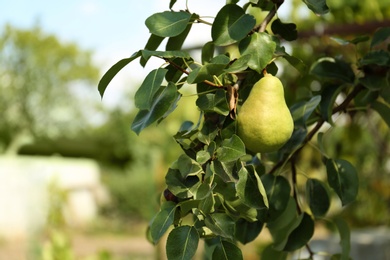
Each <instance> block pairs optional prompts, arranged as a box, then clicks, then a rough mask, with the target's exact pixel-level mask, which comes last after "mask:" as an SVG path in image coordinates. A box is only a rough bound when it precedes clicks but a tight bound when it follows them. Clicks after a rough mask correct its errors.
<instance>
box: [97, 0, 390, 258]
mask: <svg viewBox="0 0 390 260" xmlns="http://www.w3.org/2000/svg"><path fill="white" fill-rule="evenodd" d="M282 2H283V1H281V2H279V1H249V2H248V3H247V4H246V5H244V6H248V5H255V6H256V7H259V8H262V10H264V11H269V15H270V17H271V18H272V17H273V15H275V12H274V11H275V10H276V9H277V8H276V7H278V5H280V4H281V3H282ZM303 2H304V3H305V4H306V5H307V6H308V8H309V9H310V10H312V11H313V12H314V13H316V14H325V13H327V12H329V8H328V6H327V5H326V1H325V0H305V1H303ZM175 3H176V1H171V2H170V5H169V8H170V9H172V8H173V6H174V4H175ZM236 3H237V1H227V2H226V4H225V5H224V6H223V7H222V8H221V9H220V11H219V12H218V13H217V14H216V17H215V19H214V22H213V23H212V24H210V25H211V38H212V41H210V42H207V43H205V44H204V45H203V46H202V48H201V53H200V54H201V61H195V59H194V58H193V57H192V56H191V55H190V53H187V52H185V51H182V50H181V48H182V45H183V43H184V42H185V39H186V37H187V35H188V34H189V33H190V30H191V28H192V27H193V26H195V25H194V23H207V22H205V21H204V20H202V19H201V16H198V15H196V14H193V13H191V12H190V11H189V10H185V11H178V12H176V11H173V10H170V11H166V12H163V13H156V14H154V15H152V16H150V17H149V18H148V19H147V20H146V25H147V27H148V28H149V30H150V32H151V37H150V38H149V41H148V43H147V44H146V47H145V49H144V50H140V51H138V52H137V53H136V54H135V56H133V57H131V58H129V59H125V60H122V61H120V62H119V64H116V65H114V66H113V68H111V69H110V70H109V71H108V72H107V74H106V75H105V76H103V79H104V80H102V81H101V84H100V85H99V90H100V91H101V94H103V93H104V90H105V88H106V87H107V84H108V83H109V80H110V79H111V78H112V76H114V75H115V74H116V73H117V72H118V71H119V70H120V69H121V68H123V66H125V65H126V64H127V63H128V62H130V61H132V60H133V59H134V58H135V57H141V56H142V60H141V63H142V64H143V65H144V64H146V62H147V60H148V59H149V58H150V57H151V56H154V57H157V58H160V59H161V60H162V64H163V65H162V66H161V67H160V68H158V69H156V70H152V71H151V72H150V73H149V75H148V76H147V77H146V78H145V80H144V82H143V83H142V84H141V86H140V87H139V89H138V91H137V93H136V95H135V104H136V107H137V108H138V109H139V112H138V114H137V116H136V118H135V120H134V121H133V125H132V129H133V131H135V132H136V133H137V134H139V133H140V132H141V131H142V130H143V129H144V128H146V127H147V126H149V125H150V124H152V123H154V122H157V123H159V122H160V121H161V120H163V119H164V118H165V117H167V116H168V115H169V114H170V113H171V112H172V111H173V110H174V109H175V108H176V105H177V102H178V101H179V99H180V97H181V92H180V91H181V90H182V88H184V87H187V86H188V87H190V88H194V87H195V86H193V85H195V84H196V94H197V99H196V101H195V104H194V107H193V108H190V107H188V108H186V109H198V110H199V111H200V119H199V121H198V122H189V121H186V122H184V123H183V124H182V125H181V127H180V129H179V130H178V132H177V134H175V135H174V136H173V137H174V139H175V141H176V142H177V143H178V144H179V145H180V147H181V148H182V150H183V154H182V155H181V156H179V157H178V158H177V160H176V161H174V162H173V163H172V165H171V166H170V167H169V169H168V171H167V174H166V176H165V183H166V186H167V189H166V192H164V195H165V199H166V202H163V203H162V205H161V210H160V211H159V212H158V213H157V215H156V217H155V218H154V219H153V220H152V222H151V224H150V229H149V232H150V234H151V239H152V242H153V243H157V242H158V241H159V239H160V238H161V237H162V235H163V234H164V233H166V232H168V230H169V228H172V230H171V231H169V235H168V240H167V248H166V251H167V256H168V258H169V259H190V258H191V257H192V256H193V255H194V254H195V251H196V249H197V247H198V243H199V239H200V238H202V239H205V256H206V259H242V258H243V255H242V252H241V250H240V247H239V244H238V243H242V244H246V243H249V242H251V241H253V240H254V239H256V237H257V236H259V235H260V236H261V231H262V229H263V227H264V226H265V227H267V228H268V230H269V231H270V233H271V236H272V239H273V243H272V247H267V248H266V250H265V251H264V252H263V257H264V258H265V259H285V258H286V257H287V254H286V252H293V251H295V250H299V249H300V248H302V247H305V246H306V245H307V244H308V243H309V241H310V240H311V238H312V236H313V233H314V228H315V224H316V221H321V220H323V219H324V218H325V217H328V210H329V208H330V206H331V201H332V200H331V197H332V196H337V197H338V198H339V200H340V202H341V204H342V205H343V206H346V205H349V204H352V203H353V202H354V201H355V200H356V198H357V196H358V189H359V178H358V175H359V171H360V169H359V168H357V167H355V166H354V165H353V164H352V162H350V161H349V160H347V159H346V158H340V157H339V156H338V154H337V149H335V150H336V152H334V151H333V150H332V151H333V152H332V153H329V151H328V150H329V148H328V145H327V143H325V141H324V139H325V133H324V132H322V128H321V127H322V126H323V125H324V124H326V122H328V123H330V127H331V129H337V128H338V125H337V123H338V122H337V120H335V115H340V114H342V113H345V114H346V115H345V116H347V117H348V118H349V117H350V118H353V117H354V116H355V114H356V110H361V111H364V112H365V113H369V112H371V111H376V112H377V114H378V115H379V116H381V117H382V118H383V121H384V122H386V123H387V124H389V121H390V119H389V115H390V109H389V96H390V94H389V90H388V89H389V84H388V79H389V73H388V68H389V66H390V65H389V60H390V58H389V57H390V54H389V52H388V50H387V49H385V48H379V47H378V46H381V45H382V44H383V42H384V41H386V40H387V39H388V37H389V30H388V29H386V28H384V29H380V30H378V31H377V32H376V33H375V34H374V36H373V38H372V40H371V45H370V47H369V48H368V50H367V51H366V53H364V55H362V56H361V58H360V59H359V60H356V61H355V62H354V64H351V62H350V61H347V60H345V59H344V58H343V57H342V56H337V58H336V55H335V57H333V56H332V55H331V54H329V55H327V56H326V57H321V58H320V59H318V60H316V61H315V62H313V64H306V63H305V62H303V61H302V60H301V59H300V57H296V56H293V55H292V54H289V53H287V52H286V50H285V47H284V46H283V42H282V41H281V40H280V38H283V39H285V40H288V41H294V40H297V41H298V40H299V35H298V33H297V26H296V24H294V23H283V22H281V21H280V20H279V19H276V20H273V22H272V25H271V30H272V32H273V34H274V35H272V34H271V33H270V31H269V30H266V28H267V27H264V28H263V27H261V26H260V27H255V19H254V17H252V16H251V15H249V14H247V13H245V11H244V9H245V8H243V7H241V6H239V5H237V4H236ZM264 23H265V25H270V24H271V19H270V18H269V17H268V18H265V19H264ZM276 35H277V36H276ZM165 37H168V38H169V40H168V44H167V45H166V50H159V51H157V48H158V47H159V45H160V44H161V42H162V40H161V39H162V38H165ZM369 39H371V38H370V37H368V38H367V36H364V37H358V38H356V39H353V40H343V39H340V38H337V39H335V40H336V42H337V43H338V44H342V45H354V46H355V45H357V44H363V43H367V44H368V40H369ZM228 45H233V46H234V47H235V48H236V49H235V50H236V51H237V52H238V54H237V53H234V55H236V57H237V58H233V53H229V51H230V49H229V48H230V47H232V46H229V47H227V48H226V49H223V51H222V52H220V50H221V49H220V48H223V47H224V46H228ZM216 46H218V48H217V47H216ZM274 60H284V61H287V63H288V64H287V63H286V64H284V65H285V66H283V69H285V70H288V69H289V68H290V67H291V66H292V67H294V68H295V69H296V70H294V73H295V72H296V71H298V72H299V73H300V74H301V77H302V82H305V81H306V83H305V85H303V86H296V85H294V84H292V86H286V89H285V91H286V95H291V92H293V91H294V90H296V93H294V94H295V95H291V96H290V99H289V100H290V101H289V102H290V111H291V114H292V116H293V119H294V124H295V129H294V132H293V134H292V136H291V138H290V140H289V141H288V142H287V143H286V144H285V145H284V146H283V147H282V148H280V150H279V151H276V152H273V153H270V154H262V155H261V156H259V155H256V154H251V153H250V152H248V151H247V150H246V149H245V145H244V143H243V142H242V140H241V139H240V138H239V137H238V136H237V135H236V133H237V129H236V122H235V116H236V112H237V110H238V111H239V108H240V105H241V104H242V103H243V102H244V101H245V99H246V98H247V96H248V93H249V92H250V90H251V88H252V86H253V85H254V83H255V82H257V81H258V80H259V79H260V78H261V77H262V76H263V74H264V73H265V72H266V71H267V72H268V73H276V72H277V71H278V66H279V64H278V63H276V62H274ZM307 68H310V71H308V69H307ZM184 83H185V84H184ZM310 83H312V84H314V83H315V84H317V85H318V87H317V88H313V89H310V87H309V85H310ZM183 84H184V86H182V85H183ZM299 91H301V92H299ZM298 92H299V93H305V94H306V95H303V96H299V95H298V94H297V93H298ZM255 112H256V111H254V113H255ZM238 115H239V112H238ZM316 135H317V138H316V140H317V141H313V140H314V139H315V138H313V137H314V136H316ZM309 142H311V144H312V146H315V147H316V148H317V149H313V151H314V152H313V153H315V154H318V157H319V158H320V159H319V160H316V161H315V163H316V166H315V167H316V169H317V168H318V169H321V170H318V171H316V173H317V174H318V176H317V175H316V174H313V175H314V176H312V175H309V174H306V173H304V174H301V170H298V167H297V166H298V165H299V166H304V165H305V164H306V163H310V162H306V161H304V159H301V156H302V157H303V156H304V155H305V151H306V149H309V147H310V145H309ZM312 156H313V157H314V155H312ZM286 166H288V167H286ZM325 172H326V173H325ZM321 173H324V174H321ZM298 175H299V177H300V178H298V177H297V176H298ZM301 177H302V178H301ZM303 198H306V200H304V199H303ZM188 215H191V218H188V217H187V216H188ZM184 223H185V224H184ZM334 223H335V225H336V227H337V229H338V230H339V233H340V237H341V245H342V253H341V256H342V257H344V258H346V257H348V255H349V244H348V243H349V241H348V240H349V233H348V232H349V231H348V227H347V225H346V224H345V223H344V222H342V221H340V220H337V219H336V220H335V222H334ZM179 245H180V246H179ZM311 254H314V253H311ZM312 256H313V255H311V257H312Z"/></svg>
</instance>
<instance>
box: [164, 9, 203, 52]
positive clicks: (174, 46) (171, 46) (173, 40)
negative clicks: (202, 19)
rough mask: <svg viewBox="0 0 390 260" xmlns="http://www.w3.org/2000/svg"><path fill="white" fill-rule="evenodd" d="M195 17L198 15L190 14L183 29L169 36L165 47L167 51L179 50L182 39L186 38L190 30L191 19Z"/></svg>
mask: <svg viewBox="0 0 390 260" xmlns="http://www.w3.org/2000/svg"><path fill="white" fill-rule="evenodd" d="M196 17H198V15H196V14H192V16H191V18H190V21H189V23H188V24H187V26H186V28H185V29H184V31H182V32H181V33H180V34H179V35H176V36H173V37H170V38H169V39H168V42H167V45H166V47H165V49H166V50H167V51H169V50H180V49H181V47H182V46H183V43H184V41H185V40H186V38H187V36H188V34H189V32H190V31H191V27H192V24H193V23H192V21H194V19H196Z"/></svg>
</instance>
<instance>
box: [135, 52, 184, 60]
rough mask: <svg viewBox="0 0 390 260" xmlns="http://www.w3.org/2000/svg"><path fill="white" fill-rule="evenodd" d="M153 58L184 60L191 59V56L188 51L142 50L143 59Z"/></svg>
mask: <svg viewBox="0 0 390 260" xmlns="http://www.w3.org/2000/svg"><path fill="white" fill-rule="evenodd" d="M151 56H155V57H160V58H167V59H171V58H184V59H190V58H191V56H190V54H189V53H188V52H186V51H151V50H142V57H144V58H145V59H149V58H150V57H151Z"/></svg>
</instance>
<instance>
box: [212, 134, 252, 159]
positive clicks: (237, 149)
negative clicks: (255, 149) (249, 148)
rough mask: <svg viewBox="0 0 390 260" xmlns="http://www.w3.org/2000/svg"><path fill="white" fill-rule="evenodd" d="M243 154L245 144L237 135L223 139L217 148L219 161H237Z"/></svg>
mask: <svg viewBox="0 0 390 260" xmlns="http://www.w3.org/2000/svg"><path fill="white" fill-rule="evenodd" d="M245 154H246V152H245V145H244V143H243V142H242V140H241V139H240V138H239V137H238V136H237V135H233V136H232V137H231V138H230V139H225V140H223V142H222V145H221V146H220V147H219V148H218V149H217V155H218V159H219V160H220V161H221V162H232V161H237V160H238V159H239V158H240V157H242V156H244V155H245Z"/></svg>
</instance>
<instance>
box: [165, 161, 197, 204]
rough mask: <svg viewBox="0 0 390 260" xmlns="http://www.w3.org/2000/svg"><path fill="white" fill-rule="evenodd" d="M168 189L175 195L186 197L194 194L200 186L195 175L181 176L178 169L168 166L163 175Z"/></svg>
mask: <svg viewBox="0 0 390 260" xmlns="http://www.w3.org/2000/svg"><path fill="white" fill-rule="evenodd" d="M165 183H166V184H167V186H168V189H169V190H170V191H171V192H172V193H173V194H174V195H175V196H177V197H179V198H183V199H187V198H191V197H193V196H194V194H195V193H196V190H197V189H198V187H199V186H200V180H199V178H198V177H197V176H188V177H183V176H182V175H181V173H180V171H179V170H178V169H173V168H169V170H168V172H167V175H165Z"/></svg>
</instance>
